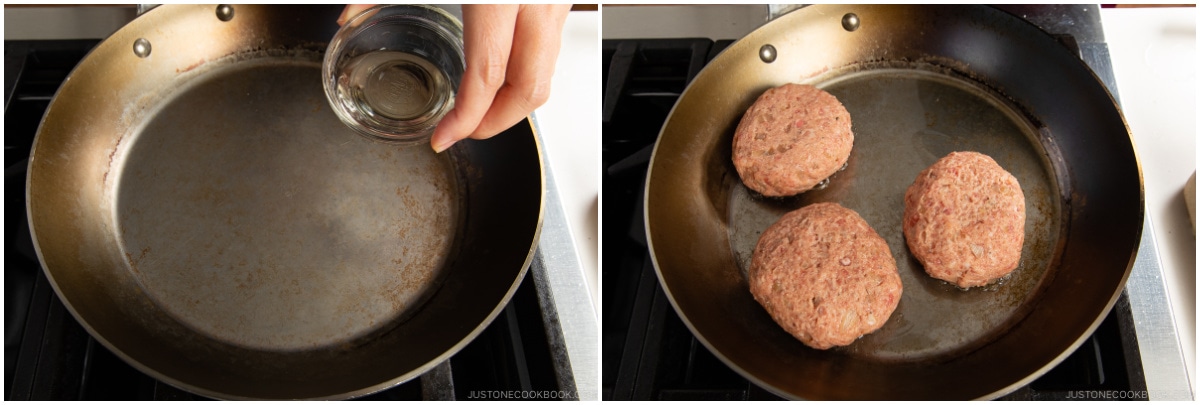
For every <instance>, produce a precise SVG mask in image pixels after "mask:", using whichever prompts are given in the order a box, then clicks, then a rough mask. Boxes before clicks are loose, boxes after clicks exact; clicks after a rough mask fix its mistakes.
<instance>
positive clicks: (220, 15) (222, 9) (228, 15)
mask: <svg viewBox="0 0 1200 405" xmlns="http://www.w3.org/2000/svg"><path fill="white" fill-rule="evenodd" d="M217 19H219V20H221V21H229V20H232V19H233V6H231V5H228V4H222V5H219V6H217Z"/></svg>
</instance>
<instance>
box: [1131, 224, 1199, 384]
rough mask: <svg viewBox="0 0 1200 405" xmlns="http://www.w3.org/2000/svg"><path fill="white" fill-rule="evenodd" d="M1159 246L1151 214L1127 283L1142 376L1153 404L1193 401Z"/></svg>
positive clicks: (1145, 225)
mask: <svg viewBox="0 0 1200 405" xmlns="http://www.w3.org/2000/svg"><path fill="white" fill-rule="evenodd" d="M1156 246H1157V244H1156V243H1155V239H1154V227H1153V226H1152V221H1151V220H1150V213H1149V211H1147V212H1146V220H1145V222H1144V225H1143V231H1142V242H1141V246H1140V247H1139V248H1138V254H1137V258H1136V259H1134V262H1133V270H1132V271H1131V272H1130V274H1129V280H1128V281H1126V282H1125V290H1126V291H1127V292H1128V293H1129V310H1130V311H1131V312H1132V313H1133V319H1134V330H1135V332H1136V334H1137V342H1138V351H1139V352H1140V354H1141V357H1142V372H1143V373H1144V374H1145V376H1146V391H1147V393H1148V396H1149V399H1150V400H1152V401H1161V400H1174V401H1178V400H1183V401H1191V400H1192V399H1193V393H1192V385H1191V383H1190V380H1188V372H1187V368H1186V367H1185V366H1184V364H1183V352H1182V348H1181V346H1180V343H1179V336H1178V335H1177V333H1176V331H1175V328H1176V325H1175V318H1174V316H1173V315H1172V314H1171V304H1170V301H1169V298H1168V296H1167V286H1166V284H1164V281H1163V276H1162V270H1163V269H1162V264H1161V263H1159V259H1158V250H1157V249H1156Z"/></svg>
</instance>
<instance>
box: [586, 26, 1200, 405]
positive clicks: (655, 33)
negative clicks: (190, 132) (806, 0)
mask: <svg viewBox="0 0 1200 405" xmlns="http://www.w3.org/2000/svg"><path fill="white" fill-rule="evenodd" d="M1050 11H1053V12H1045V13H1039V12H1033V13H1029V14H1028V15H1025V16H1024V17H1025V18H1028V19H1030V20H1031V21H1032V22H1034V23H1035V24H1038V25H1039V26H1041V27H1042V28H1043V29H1046V30H1048V31H1051V32H1053V33H1056V34H1070V35H1072V36H1074V37H1075V38H1076V41H1077V42H1078V43H1079V46H1080V48H1081V49H1080V51H1081V57H1082V59H1083V60H1084V61H1085V62H1086V63H1087V64H1088V65H1089V66H1090V67H1091V68H1092V69H1093V71H1095V72H1096V73H1097V75H1098V76H1099V77H1100V78H1101V79H1102V81H1103V82H1104V84H1105V86H1106V87H1108V88H1109V89H1110V92H1111V93H1113V95H1114V97H1115V98H1117V99H1118V103H1119V102H1120V101H1119V100H1120V97H1119V94H1118V91H1117V83H1118V80H1117V78H1116V76H1115V75H1114V72H1113V67H1112V65H1113V63H1112V60H1111V56H1110V54H1109V49H1108V46H1107V43H1106V42H1105V32H1104V31H1105V30H1104V29H1102V28H1101V26H1100V24H1101V22H1100V9H1099V7H1097V6H1088V7H1082V8H1071V7H1069V6H1063V7H1061V8H1056V9H1053V10H1050ZM1188 12H1192V11H1188ZM768 13H769V8H768V7H767V6H765V5H744V6H636V7H605V8H604V21H603V24H604V30H603V37H604V39H621V38H683V37H701V38H710V39H732V38H740V37H742V36H744V35H745V34H746V33H749V32H750V31H752V30H753V29H754V28H757V27H758V26H760V25H762V24H763V23H765V22H766V21H767V16H768ZM1088 13H1091V14H1088ZM1109 35H1113V34H1112V33H1110V34H1109ZM1192 35H1193V36H1194V21H1193V26H1192ZM1193 51H1194V49H1193ZM1193 86H1194V84H1193ZM1193 94H1194V93H1193ZM1185 118H1191V117H1185ZM1193 142H1194V141H1193ZM1193 145H1194V143H1193ZM1139 154H1140V160H1141V161H1142V162H1143V165H1145V164H1146V163H1145V162H1146V161H1147V160H1150V159H1155V158H1156V156H1152V155H1148V154H1147V150H1146V149H1145V148H1141V147H1139ZM1193 159H1194V157H1193ZM1146 212H1147V215H1146V220H1145V225H1144V227H1143V232H1142V241H1141V245H1140V248H1139V250H1138V254H1137V256H1136V259H1135V260H1134V263H1133V270H1132V272H1131V274H1130V276H1129V280H1128V282H1127V283H1126V287H1125V290H1126V293H1127V294H1128V297H1129V304H1130V309H1131V311H1132V313H1133V318H1134V323H1135V329H1136V334H1137V343H1138V347H1139V349H1140V350H1139V352H1140V353H1139V356H1140V357H1141V360H1142V363H1143V364H1144V365H1145V367H1144V369H1145V370H1144V372H1145V378H1146V386H1147V391H1148V394H1149V398H1150V399H1151V400H1192V399H1193V391H1192V384H1191V383H1190V380H1189V370H1188V368H1187V366H1185V361H1184V359H1185V356H1184V354H1183V350H1182V345H1181V340H1180V332H1179V328H1181V327H1182V328H1194V325H1195V321H1194V320H1191V321H1190V322H1184V321H1180V320H1179V319H1177V317H1176V313H1178V312H1180V311H1179V310H1178V309H1175V310H1173V308H1172V304H1171V302H1170V300H1169V299H1168V296H1169V293H1168V283H1169V278H1168V277H1164V274H1165V273H1166V269H1164V267H1163V264H1162V257H1161V256H1162V255H1161V252H1160V250H1161V245H1160V244H1159V243H1157V241H1156V238H1155V234H1156V233H1155V232H1154V229H1155V228H1154V219H1155V218H1152V217H1153V215H1152V214H1153V211H1151V210H1149V209H1147V210H1146ZM1193 241H1194V239H1193ZM1192 255H1193V256H1194V251H1193V252H1192ZM1193 260H1194V259H1193ZM1180 271H1194V269H1191V270H1189V269H1182V270H1180ZM1192 280H1194V278H1192ZM1172 289H1185V291H1186V289H1190V290H1191V291H1192V297H1193V301H1192V305H1193V306H1194V305H1195V304H1194V286H1181V285H1176V286H1173V288H1172ZM1183 305H1185V306H1186V303H1185V304H1183ZM1184 312H1185V313H1188V314H1192V316H1194V313H1195V312H1194V308H1193V309H1191V310H1188V311H1184ZM1188 335H1189V336H1192V339H1190V342H1189V343H1185V344H1191V345H1194V334H1192V333H1188Z"/></svg>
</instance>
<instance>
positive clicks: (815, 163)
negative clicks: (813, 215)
mask: <svg viewBox="0 0 1200 405" xmlns="http://www.w3.org/2000/svg"><path fill="white" fill-rule="evenodd" d="M853 144H854V134H853V133H851V132H850V113H849V112H847V111H846V107H843V106H842V103H839V102H838V100H837V98H834V97H833V95H832V94H829V93H826V92H825V91H824V90H821V89H818V88H816V87H813V86H807V85H799V84H785V85H783V86H780V87H776V88H773V89H770V90H767V92H766V93H763V94H762V96H759V97H758V100H756V101H755V102H754V105H751V106H750V109H749V110H746V114H745V115H743V116H742V121H741V122H740V123H739V124H738V127H737V132H735V133H734V135H733V165H734V167H736V168H737V171H738V174H739V175H741V177H742V183H745V184H746V187H749V188H750V189H752V190H754V191H757V192H759V193H762V194H763V195H765V196H771V197H780V196H789V195H795V194H799V193H802V192H805V191H808V190H809V189H812V188H813V186H816V185H817V183H819V182H821V180H825V179H826V178H828V177H829V176H830V175H833V173H835V172H837V171H838V169H840V168H841V167H842V165H844V164H846V160H847V159H849V158H850V147H851V146H852V145H853Z"/></svg>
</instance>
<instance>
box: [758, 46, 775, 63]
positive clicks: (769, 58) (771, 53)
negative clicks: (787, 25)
mask: <svg viewBox="0 0 1200 405" xmlns="http://www.w3.org/2000/svg"><path fill="white" fill-rule="evenodd" d="M758 58H759V59H762V61H763V62H767V63H771V62H774V61H775V47H774V46H772V45H771V44H766V45H763V46H762V48H758Z"/></svg>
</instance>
